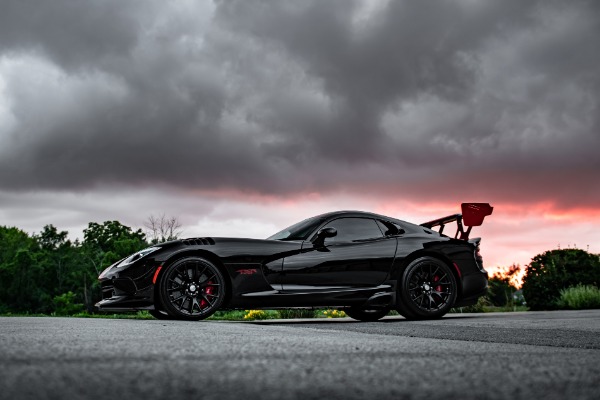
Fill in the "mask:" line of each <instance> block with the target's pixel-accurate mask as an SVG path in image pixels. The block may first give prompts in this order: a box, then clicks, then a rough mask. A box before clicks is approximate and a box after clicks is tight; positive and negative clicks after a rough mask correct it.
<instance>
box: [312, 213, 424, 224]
mask: <svg viewBox="0 0 600 400" xmlns="http://www.w3.org/2000/svg"><path fill="white" fill-rule="evenodd" d="M335 217H363V218H374V219H384V220H388V221H391V222H396V223H399V224H401V225H411V226H416V225H415V224H412V223H410V222H406V221H403V220H400V219H397V218H392V217H388V216H386V215H380V214H375V213H371V212H366V211H356V210H342V211H332V212H328V213H324V214H321V215H317V216H315V218H324V219H331V218H335Z"/></svg>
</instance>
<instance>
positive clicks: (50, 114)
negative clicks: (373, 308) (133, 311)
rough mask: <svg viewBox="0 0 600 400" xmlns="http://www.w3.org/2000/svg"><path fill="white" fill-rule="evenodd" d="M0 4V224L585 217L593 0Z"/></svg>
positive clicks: (599, 81) (595, 141) (593, 115)
mask: <svg viewBox="0 0 600 400" xmlns="http://www.w3.org/2000/svg"><path fill="white" fill-rule="evenodd" d="M1 3H2V5H1V9H2V12H1V13H0V218H2V219H3V220H4V221H2V220H0V224H8V225H16V226H20V227H22V228H24V229H30V230H39V229H41V227H42V226H43V224H45V223H53V224H55V225H57V226H59V228H63V229H65V228H67V227H70V228H75V227H78V229H79V227H83V226H85V224H87V222H88V221H92V220H98V219H121V220H124V221H125V222H127V221H129V223H131V224H141V221H143V219H144V218H145V217H146V216H147V215H148V214H150V213H159V212H167V213H169V214H174V215H179V216H181V218H182V219H183V222H184V223H185V224H186V225H190V226H196V228H190V229H191V232H193V233H195V232H196V231H197V230H200V228H198V227H199V226H202V227H203V228H206V229H209V228H212V229H217V230H219V229H222V226H219V221H223V220H227V221H229V226H230V227H236V225H235V223H236V222H235V221H238V223H239V225H240V226H246V227H247V224H245V223H243V222H240V221H247V220H249V219H250V220H252V221H253V222H252V224H251V225H252V226H251V227H250V228H249V229H250V231H251V232H256V234H257V235H259V236H260V235H262V234H263V230H264V231H268V229H271V228H272V227H280V226H278V225H280V223H282V222H283V221H285V222H286V223H287V222H291V221H288V219H292V220H293V218H296V217H297V216H301V217H306V216H309V214H310V211H313V210H314V211H327V210H325V209H328V208H337V207H338V206H342V205H348V206H350V207H352V208H360V207H363V208H364V207H374V208H375V211H378V210H379V211H381V210H382V209H383V210H385V209H391V210H393V211H394V212H396V213H400V215H399V216H404V215H402V212H401V209H402V206H405V207H406V208H405V209H407V210H409V209H410V210H411V212H409V213H408V214H411V213H412V214H414V215H421V214H424V215H426V214H428V212H427V211H423V210H420V209H419V206H418V205H419V204H433V205H437V206H436V207H437V208H438V209H444V210H445V209H446V208H451V207H450V206H445V205H451V206H452V207H454V205H455V204H456V203H458V202H461V201H466V200H476V201H482V200H483V201H490V202H493V203H495V204H496V205H503V209H505V210H513V211H514V210H515V209H517V210H518V209H519V205H520V206H521V207H522V205H523V204H525V205H526V207H528V208H529V209H530V210H541V211H540V212H538V214H539V215H542V214H544V213H545V214H544V215H546V217H541V216H539V218H541V219H540V220H539V221H538V222H539V223H545V222H548V220H550V221H555V220H556V219H559V220H560V218H562V217H564V216H565V215H567V216H570V217H569V218H567V220H568V221H569V223H574V222H573V218H571V217H573V216H578V217H577V218H576V219H578V221H584V222H585V221H587V222H589V220H590V218H591V219H592V220H593V221H600V180H598V172H600V156H598V153H599V151H600V112H599V101H600V43H599V39H598V38H600V2H598V1H593V0H589V1H578V0H572V1H552V0H550V1H524V0H512V1H509V0H502V1H491V0H490V1H476V0H448V1H384V0H371V1H350V0H337V1H336V0H331V1H329V0H318V1H283V0H282V1H275V0H273V1H259V0H256V1H254V0H240V1H215V2H209V1H171V2H165V1H158V0H157V1H126V2H123V1H117V0H114V1H93V2H83V1H78V0H69V1H67V0H55V1H41V0H38V1H30V0H14V1H13V0H1ZM400 199H401V200H400ZM394 202H396V204H397V206H393V204H394ZM391 204H392V205H391ZM290 207H291V209H290ZM294 207H295V208H294ZM511 207H512V208H511ZM217 209H219V210H221V211H219V212H216V211H215V210H217ZM434 209H435V207H434ZM430 210H432V209H431V208H430ZM431 212H432V213H433V211H431ZM519 212H522V211H519ZM307 213H308V215H307ZM514 214H515V213H513V215H514ZM516 214H518V212H517V213H516ZM274 215H278V216H277V217H274ZM288 215H293V218H292V217H289V218H286V217H285V216H288ZM507 215H508V214H507ZM561 216H562V217H561ZM590 216H591V217H590ZM206 218H208V219H209V220H210V221H212V222H210V223H207V224H206V225H202V221H205V220H204V219H206ZM531 218H535V216H532V217H531ZM553 218H554V219H553ZM206 221H208V220H206ZM262 224H266V225H262ZM507 229H508V228H507ZM586 229H587V228H586ZM233 230H234V229H233V228H232V229H229V230H228V229H224V230H223V232H222V233H223V234H227V233H229V231H231V232H230V233H231V234H232V235H233V234H235V232H233ZM584 231H585V232H588V230H585V229H584ZM219 232H220V231H219ZM577 232H579V233H577ZM206 234H211V233H210V232H207V233H206ZM578 234H579V235H580V236H582V237H585V236H586V235H587V233H582V232H581V231H576V233H575V236H577V235H578ZM595 239H598V240H597V241H599V242H600V238H598V237H597V236H596V237H595V238H594V240H595ZM560 240H561V239H560V238H559V239H558V240H556V238H552V242H551V243H552V245H554V244H556V242H557V241H560ZM570 240H572V239H568V238H565V239H563V243H565V242H566V241H570ZM586 240H587V239H586ZM544 245H545V244H544ZM599 251H600V249H599ZM532 255H534V254H532Z"/></svg>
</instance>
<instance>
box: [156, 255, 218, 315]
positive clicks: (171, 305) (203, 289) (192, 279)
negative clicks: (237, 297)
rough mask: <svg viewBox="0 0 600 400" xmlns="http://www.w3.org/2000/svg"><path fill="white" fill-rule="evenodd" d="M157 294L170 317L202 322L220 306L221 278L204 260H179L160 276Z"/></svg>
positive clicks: (192, 258) (213, 267) (196, 258)
mask: <svg viewBox="0 0 600 400" xmlns="http://www.w3.org/2000/svg"><path fill="white" fill-rule="evenodd" d="M159 293H160V300H161V303H162V306H163V307H164V309H165V311H166V312H167V314H169V315H170V316H172V317H174V318H177V319H185V320H200V319H205V318H208V317H210V316H211V315H212V314H213V313H214V312H215V311H217V310H218V309H219V307H220V306H221V304H222V303H223V300H224V298H225V278H224V277H223V274H222V273H221V271H220V270H219V268H217V267H216V266H215V265H214V264H213V263H212V262H210V261H208V260H206V259H204V258H200V257H188V258H183V259H181V260H178V261H176V262H174V263H173V264H171V265H169V266H168V267H167V268H166V270H165V271H164V272H163V273H162V274H161V276H160V285H159Z"/></svg>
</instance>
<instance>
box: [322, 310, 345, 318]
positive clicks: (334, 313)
mask: <svg viewBox="0 0 600 400" xmlns="http://www.w3.org/2000/svg"><path fill="white" fill-rule="evenodd" d="M323 315H324V316H325V317H327V318H344V317H345V316H346V313H345V312H344V311H342V310H325V311H323Z"/></svg>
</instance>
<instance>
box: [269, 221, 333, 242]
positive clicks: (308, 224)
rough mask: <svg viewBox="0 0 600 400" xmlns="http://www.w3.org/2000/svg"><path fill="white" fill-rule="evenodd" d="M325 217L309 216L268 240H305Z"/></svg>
mask: <svg viewBox="0 0 600 400" xmlns="http://www.w3.org/2000/svg"><path fill="white" fill-rule="evenodd" d="M323 220H324V218H317V217H313V218H308V219H305V220H304V221H301V222H298V223H297V224H294V225H292V226H289V227H287V228H285V229H284V230H282V231H279V232H277V233H276V234H274V235H272V236H269V237H268V238H267V240H305V239H306V238H307V237H308V235H310V234H311V233H312V232H313V231H314V230H315V229H317V227H318V226H319V225H321V223H322V222H323Z"/></svg>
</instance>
